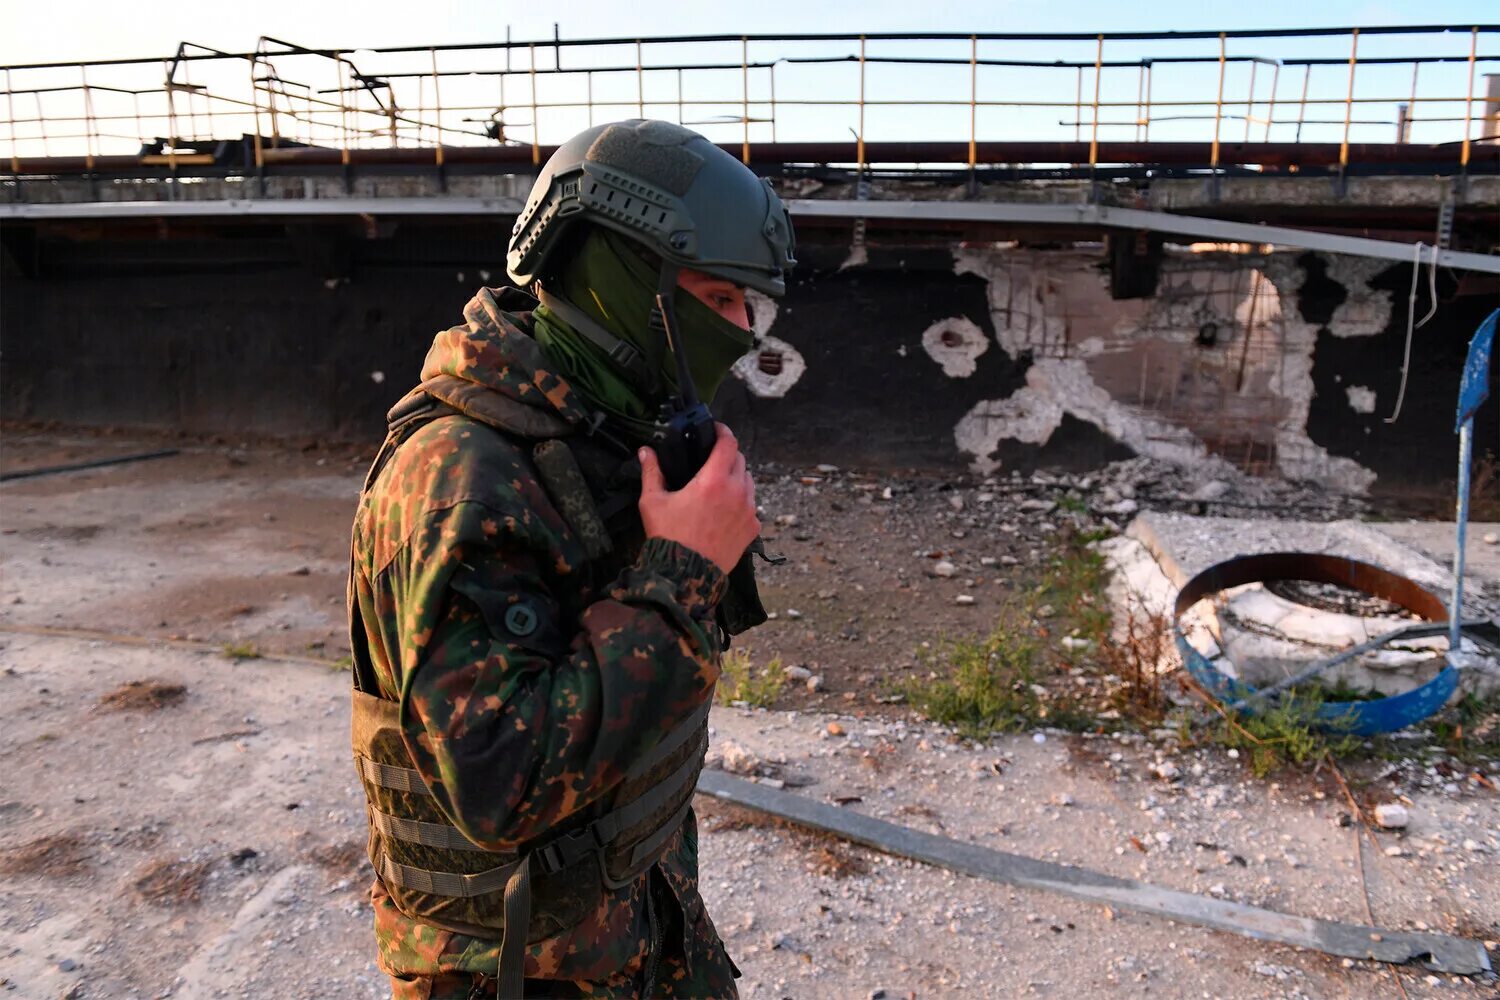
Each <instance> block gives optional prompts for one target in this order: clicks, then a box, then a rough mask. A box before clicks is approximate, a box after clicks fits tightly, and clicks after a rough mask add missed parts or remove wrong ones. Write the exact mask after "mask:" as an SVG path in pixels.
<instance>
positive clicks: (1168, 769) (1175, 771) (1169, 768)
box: [1151, 760, 1182, 781]
mask: <svg viewBox="0 0 1500 1000" xmlns="http://www.w3.org/2000/svg"><path fill="white" fill-rule="evenodd" d="M1151 770H1152V771H1153V772H1154V773H1155V774H1156V776H1157V777H1158V778H1160V779H1161V780H1162V781H1176V780H1177V779H1178V778H1180V777H1182V769H1181V768H1179V767H1178V766H1177V765H1176V764H1174V763H1172V762H1171V761H1169V760H1164V761H1162V762H1161V763H1160V764H1157V765H1156V766H1155V767H1153V768H1152V769H1151Z"/></svg>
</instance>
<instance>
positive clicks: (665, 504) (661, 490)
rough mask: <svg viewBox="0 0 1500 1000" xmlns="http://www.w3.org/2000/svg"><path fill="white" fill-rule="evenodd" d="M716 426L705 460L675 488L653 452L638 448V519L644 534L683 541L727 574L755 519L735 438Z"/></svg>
mask: <svg viewBox="0 0 1500 1000" xmlns="http://www.w3.org/2000/svg"><path fill="white" fill-rule="evenodd" d="M715 426H716V427H717V429H718V432H719V437H718V440H717V441H716V442H714V450H713V451H712V452H710V453H709V456H708V461H707V462H704V463H703V468H701V469H699V470H698V474H697V475H695V476H694V477H693V478H692V480H691V481H690V482H689V483H688V484H687V485H686V486H684V487H683V488H682V489H680V490H677V491H676V492H670V491H668V490H667V485H666V481H665V480H664V479H663V478H662V474H661V466H659V465H658V464H657V461H656V452H654V451H652V450H651V449H650V448H642V449H641V450H640V460H641V504H640V506H641V522H642V523H643V524H644V525H645V526H646V537H647V538H665V539H668V540H669V541H673V542H677V543H678V544H680V545H685V546H687V547H688V548H690V549H692V550H693V551H694V552H697V553H698V554H699V555H702V556H704V557H705V558H707V559H709V560H711V561H712V562H713V563H714V564H715V565H717V566H718V567H719V568H720V569H722V570H723V571H724V572H725V573H728V572H729V571H730V570H732V569H734V566H735V564H736V563H738V562H739V561H740V556H742V555H744V554H745V550H746V549H747V548H749V547H750V543H751V542H753V541H755V539H756V537H757V536H758V535H759V534H760V520H759V519H758V518H756V516H755V483H754V482H752V481H751V479H750V473H749V471H748V470H747V469H746V468H745V456H744V455H742V454H740V446H739V442H738V441H736V440H735V438H734V434H732V433H731V432H730V430H729V428H728V427H725V426H724V425H723V424H717V425H715Z"/></svg>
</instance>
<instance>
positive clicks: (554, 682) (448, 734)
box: [349, 289, 725, 983]
mask: <svg viewBox="0 0 1500 1000" xmlns="http://www.w3.org/2000/svg"><path fill="white" fill-rule="evenodd" d="M530 301H531V300H530V299H529V298H527V297H526V296H524V295H521V294H520V293H517V292H514V291H501V290H491V289H481V290H480V292H479V293H478V294H477V295H476V296H475V297H474V298H473V299H472V300H471V301H470V302H469V304H468V306H467V307H466V308H465V310H464V316H465V319H466V320H467V322H466V323H465V324H463V325H460V326H455V327H453V328H451V329H449V330H446V331H444V332H443V333H440V334H438V335H437V338H436V339H435V340H434V341H433V345H432V348H431V350H430V351H429V352H428V355H427V358H426V361H425V363H424V364H423V367H422V378H423V379H424V380H426V379H429V378H432V377H434V376H436V375H440V374H447V375H451V376H457V377H458V378H461V379H464V380H466V381H467V382H470V383H473V384H474V385H475V386H476V387H482V389H483V390H488V391H492V392H496V393H501V394H504V395H505V396H507V397H509V398H510V399H512V400H516V401H519V402H521V403H524V404H527V405H529V406H533V407H537V408H539V409H541V410H543V411H545V412H547V413H549V414H552V415H553V416H554V417H557V416H560V417H561V418H562V419H563V420H565V421H567V422H568V423H569V424H573V425H582V424H583V423H584V421H585V420H586V419H587V416H588V413H587V411H586V409H585V406H584V403H583V401H582V400H581V399H580V398H579V397H578V396H577V394H576V393H574V391H573V390H572V389H571V388H570V387H569V386H568V384H567V383H566V382H564V381H563V380H562V379H561V378H560V377H558V375H557V374H555V373H554V372H552V371H550V370H549V367H550V366H549V365H548V363H547V361H546V358H545V356H544V355H543V354H542V352H541V349H540V347H539V346H538V345H537V343H536V341H535V340H533V339H532V338H531V336H530V335H529V333H528V322H529V317H528V314H527V313H524V312H514V311H506V308H505V307H509V308H510V309H511V310H514V309H516V308H518V307H522V308H524V306H525V305H526V304H529V303H530ZM636 525H637V531H636V535H635V538H634V542H633V543H632V542H630V541H626V542H624V543H623V544H619V543H620V539H618V538H617V539H616V541H617V546H616V549H617V552H616V555H617V556H620V555H623V557H624V558H623V560H617V563H616V565H617V566H618V572H617V574H616V573H612V574H611V577H610V578H601V574H600V573H599V567H598V566H597V565H594V566H589V565H586V560H585V557H584V553H583V548H582V545H581V543H580V541H579V539H578V538H576V537H575V536H574V534H573V533H572V532H571V531H570V529H569V528H568V526H567V523H566V521H565V520H564V518H563V517H562V516H561V515H560V514H559V513H558V511H557V510H556V509H555V508H554V506H553V503H552V500H551V499H550V498H549V496H548V495H547V493H546V492H545V491H544V489H543V488H542V487H541V485H540V484H539V482H538V479H537V476H536V473H535V470H534V468H533V467H532V464H531V456H530V447H529V445H528V444H526V443H525V442H522V441H519V440H512V439H511V438H509V437H508V436H507V435H505V434H503V433H501V432H499V431H497V430H495V429H493V428H491V427H489V426H487V425H485V424H482V423H479V422H478V421H475V420H472V419H470V418H469V417H467V416H463V415H458V414H454V415H449V416H443V417H439V418H438V419H435V420H432V421H430V422H429V423H426V424H424V425H422V426H421V427H420V428H418V429H417V430H416V431H415V432H414V433H412V434H411V436H410V437H408V438H407V439H406V440H405V441H404V442H403V443H402V444H401V445H400V447H398V448H397V449H396V451H395V453H394V455H392V456H391V458H390V460H389V461H388V462H387V464H386V465H385V467H384V468H383V470H382V471H381V472H380V474H379V476H378V477H377V479H376V480H375V482H374V483H373V484H372V486H371V488H370V489H369V490H368V491H367V492H366V493H365V495H364V496H363V497H362V498H361V501H360V505H359V509H358V511H357V513H356V516H355V522H354V530H353V566H352V572H351V578H350V594H349V599H350V602H351V608H352V609H353V610H355V611H357V613H358V619H359V620H360V621H361V622H362V625H363V632H364V638H365V641H366V642H367V644H368V649H369V653H370V660H371V662H372V663H373V664H374V666H375V671H376V674H377V678H376V681H377V683H378V687H379V690H378V691H372V692H371V693H373V694H379V695H380V696H381V697H384V698H387V699H390V700H393V701H397V702H398V703H399V705H400V718H401V728H402V731H403V736H404V740H405V743H406V745H407V748H408V750H409V751H410V753H411V756H412V758H413V760H414V761H415V766H416V767H417V769H418V770H420V771H421V772H422V775H423V777H424V778H425V779H426V781H427V783H428V785H430V786H431V788H432V790H433V793H434V796H435V798H436V801H437V802H438V804H439V805H440V807H441V808H442V810H443V812H444V813H445V814H446V815H447V816H448V818H449V819H450V820H451V821H452V822H453V823H454V824H455V825H456V826H457V827H458V828H459V829H461V830H462V831H463V832H464V834H465V835H466V836H467V837H468V838H469V839H471V840H473V841H474V842H475V843H477V844H479V845H480V846H482V847H484V848H486V849H489V850H495V851H514V850H515V849H516V847H517V845H518V844H520V843H522V842H525V841H528V840H531V839H533V838H536V837H538V836H539V835H542V834H544V833H546V831H548V830H549V829H551V828H553V827H555V826H556V825H558V824H559V823H561V822H562V821H563V820H565V819H566V818H567V817H569V816H571V815H572V814H574V813H575V812H577V811H578V810H580V809H584V808H586V807H588V806H589V805H590V804H592V803H594V802H595V801H596V800H598V799H599V798H600V797H601V796H603V795H604V794H605V793H607V792H608V791H609V790H610V789H611V788H612V787H613V786H614V785H616V784H617V783H618V782H619V781H620V780H621V777H622V776H623V774H624V772H625V771H626V770H627V769H628V768H629V767H630V765H631V764H632V763H633V762H635V761H636V760H638V759H639V758H640V757H642V755H644V754H645V753H647V752H648V751H649V750H650V749H651V748H652V747H653V746H655V744H656V743H657V742H658V741H659V740H660V739H661V738H662V737H663V736H664V735H665V734H666V733H667V732H669V731H670V730H671V729H672V727H673V726H674V725H676V724H677V723H678V722H680V721H681V720H682V719H684V718H686V717H687V716H688V715H689V714H691V712H692V711H693V710H694V709H695V708H697V707H699V706H701V705H702V704H703V702H704V700H705V699H706V698H709V697H711V696H712V695H711V692H712V686H713V684H714V682H715V681H716V680H717V679H718V673H719V653H720V645H719V638H718V632H717V629H716V628H715V626H714V621H713V610H714V607H715V605H716V604H717V603H718V601H719V600H720V598H721V597H722V595H723V593H724V589H725V577H724V575H723V573H722V572H721V571H720V570H719V569H718V568H717V567H716V566H714V565H713V564H712V563H711V562H709V561H708V560H707V559H705V558H704V557H702V556H701V555H699V554H698V553H696V552H693V551H692V550H690V549H687V548H685V547H683V546H681V545H678V544H676V543H674V542H669V541H666V540H663V539H649V540H644V542H642V540H641V538H640V536H639V529H638V525H639V521H638V519H637V520H636ZM622 549H624V550H626V551H623V552H622V551H621V550H622ZM613 568H614V567H611V569H613ZM521 602H525V603H526V604H528V605H529V606H530V608H531V609H532V610H534V611H535V612H537V613H538V616H539V619H540V626H539V627H535V628H534V629H531V630H530V631H529V632H528V634H526V635H525V636H519V635H516V634H514V632H513V631H512V630H510V629H509V628H507V625H506V616H505V611H506V609H507V608H509V607H510V606H511V605H513V604H516V603H521ZM497 609H498V611H497ZM657 866H658V868H659V869H660V870H661V872H662V874H663V875H664V876H665V878H666V881H667V882H668V883H669V884H670V885H671V887H672V888H673V889H674V890H675V892H676V894H677V896H678V900H679V902H680V903H681V905H682V909H683V912H684V917H685V920H684V935H685V941H684V948H685V950H686V951H687V952H688V953H690V954H691V953H692V952H693V951H695V950H699V949H701V948H703V947H705V946H710V947H713V948H721V947H722V945H720V944H719V940H718V936H717V934H716V933H715V931H714V928H713V925H712V923H711V922H710V921H709V919H708V916H707V914H706V913H705V912H704V907H703V903H702V900H701V898H700V897H699V895H698V890H697V869H698V862H697V834H696V829H695V827H694V821H693V818H692V816H691V815H689V817H688V821H687V822H686V823H685V824H684V825H683V827H682V829H681V831H680V832H679V833H678V834H676V835H675V836H674V837H673V839H672V841H671V843H670V845H669V846H668V848H667V851H666V853H665V854H664V855H663V856H662V859H661V860H660V861H659V862H658V865H657ZM648 875H649V873H648ZM647 877H648V876H642V878H640V879H639V880H637V881H636V882H635V883H634V884H632V885H629V886H626V887H625V888H623V889H620V890H617V891H614V892H606V893H605V896H604V899H603V902H602V903H601V904H600V906H599V907H598V909H597V910H596V911H595V912H594V913H593V914H592V916H591V917H589V918H588V919H586V920H585V921H584V922H583V923H582V924H580V925H579V926H577V927H575V928H574V929H572V930H571V931H570V932H564V933H561V934H559V935H557V936H555V937H553V938H550V939H548V940H546V941H543V942H540V943H535V944H533V945H531V946H530V948H529V953H528V956H527V959H526V969H525V975H526V976H527V977H528V978H547V979H569V980H593V981H599V982H601V983H603V982H607V981H609V980H610V979H611V978H612V977H618V976H619V975H620V972H621V970H622V969H624V968H626V967H627V966H630V965H631V964H632V963H633V962H635V961H636V960H637V959H639V958H640V957H641V956H642V954H643V953H644V951H645V949H646V948H647V938H648V931H647V928H646V919H645V916H644V909H645V906H644V893H645V891H646V882H647ZM371 901H372V903H373V905H374V909H375V927H376V937H377V941H378V947H379V964H380V967H381V969H382V971H384V972H386V973H387V974H388V975H392V974H393V975H406V976H410V975H424V974H435V973H442V972H484V973H493V972H494V970H495V966H496V961H497V958H498V952H499V946H500V945H499V942H498V941H492V940H482V939H479V938H474V937H468V936H465V935H461V934H457V933H454V932H451V931H448V930H443V929H440V928H437V927H434V926H431V925H426V924H423V923H420V922H418V921H416V920H413V919H411V918H409V917H407V916H405V915H404V914H402V913H401V912H400V911H399V910H398V909H397V908H396V907H395V906H394V904H393V903H392V901H391V899H390V897H389V896H388V894H387V893H386V891H385V889H384V887H383V886H382V885H381V883H380V881H379V879H377V880H376V882H375V884H374V886H373V887H372V890H371ZM695 936H696V937H698V938H703V939H705V940H696V941H693V940H692V939H693V938H694V937H695ZM690 942H691V943H693V944H696V945H697V946H698V947H697V948H691V947H687V946H688V944H689V943H690Z"/></svg>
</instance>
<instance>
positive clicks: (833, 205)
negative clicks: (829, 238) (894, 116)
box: [787, 198, 1500, 274]
mask: <svg viewBox="0 0 1500 1000" xmlns="http://www.w3.org/2000/svg"><path fill="white" fill-rule="evenodd" d="M787 206H788V207H789V208H790V209H791V211H792V214H794V215H797V216H802V217H806V218H823V219H890V220H896V221H904V222H1000V223H1006V222H1018V223H1030V224H1040V225H1070V226H1080V225H1081V226H1098V227H1100V228H1107V229H1143V230H1147V231H1149V232H1154V233H1170V234H1172V235H1175V236H1191V237H1195V238H1197V239H1199V240H1204V241H1220V242H1225V243H1271V244H1274V245H1276V246H1283V247H1300V248H1302V249H1304V250H1322V251H1325V252H1327V253H1338V254H1350V255H1353V256H1356V257H1375V258H1379V259H1381V260H1393V261H1401V262H1404V263H1411V261H1412V260H1413V254H1414V253H1415V251H1416V244H1414V243H1402V242H1399V241H1396V240H1372V239H1366V238H1364V237H1362V236H1339V235H1336V234H1333V233H1319V232H1313V231H1311V230H1307V229H1293V228H1290V227H1288V226H1263V225H1259V224H1257V223H1253V222H1230V221H1226V220H1223V219H1205V218H1203V217H1201V216H1196V215H1175V214H1173V213H1171V212H1152V211H1147V210H1145V209H1139V208H1115V207H1112V206H1109V205H1092V204H1074V205H1033V204H1026V203H1022V202H975V201H861V202H853V201H835V200H831V199H830V200H826V201H822V200H815V199H805V198H804V199H794V200H792V201H789V202H788V203H787ZM1427 259H1428V258H1427V256H1426V255H1425V254H1424V257H1423V261H1424V262H1425V261H1426V260H1427ZM1437 259H1438V263H1439V264H1442V265H1444V266H1445V267H1452V268H1457V269H1460V270H1467V271H1483V272H1486V273H1488V274H1500V257H1497V256H1495V255H1493V254H1483V253H1468V252H1463V251H1457V250H1439V251H1438V258H1437Z"/></svg>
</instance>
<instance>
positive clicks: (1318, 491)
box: [1074, 457, 1369, 521]
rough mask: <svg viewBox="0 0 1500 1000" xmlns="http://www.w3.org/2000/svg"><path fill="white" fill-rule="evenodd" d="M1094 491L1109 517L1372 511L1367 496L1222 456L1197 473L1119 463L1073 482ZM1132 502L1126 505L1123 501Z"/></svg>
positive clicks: (1331, 516)
mask: <svg viewBox="0 0 1500 1000" xmlns="http://www.w3.org/2000/svg"><path fill="white" fill-rule="evenodd" d="M1074 485H1075V486H1076V487H1077V488H1080V489H1085V490H1092V491H1093V492H1094V493H1095V495H1096V496H1097V499H1098V503H1099V506H1100V508H1102V511H1103V512H1104V513H1115V512H1117V511H1121V509H1122V508H1124V509H1125V510H1128V511H1129V512H1130V513H1134V512H1135V510H1159V511H1171V512H1174V513H1184V514H1197V515H1200V516H1204V515H1219V516H1232V517H1243V518H1297V519H1299V520H1311V521H1333V520H1339V519H1342V518H1350V517H1357V516H1358V515H1360V514H1362V513H1364V512H1365V511H1367V510H1368V509H1369V503H1368V501H1366V500H1365V499H1364V498H1362V497H1358V496H1352V495H1344V494H1339V493H1337V492H1335V491H1332V490H1329V489H1328V488H1327V487H1326V486H1323V485H1318V484H1311V483H1300V482H1294V481H1291V480H1286V479H1269V478H1261V477H1259V476H1251V475H1248V474H1246V473H1244V472H1242V471H1240V470H1239V469H1238V468H1236V467H1235V466H1233V465H1231V464H1230V463H1229V462H1227V461H1225V460H1224V459H1222V458H1210V459H1208V460H1206V461H1203V462H1200V463H1198V464H1197V465H1196V466H1195V467H1194V468H1192V469H1185V468H1182V467H1180V466H1176V465H1172V464H1170V463H1167V462H1161V461H1158V460H1156V459H1152V458H1145V457H1141V458H1132V459H1127V460H1125V461H1122V462H1114V463H1111V464H1110V465H1107V466H1105V467H1104V468H1102V469H1099V470H1098V471H1096V472H1093V473H1090V474H1089V475H1086V476H1080V477H1077V478H1076V479H1075V481H1074ZM1125 500H1130V501H1133V502H1134V503H1133V506H1132V505H1131V504H1125V503H1123V502H1122V501H1125Z"/></svg>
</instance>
